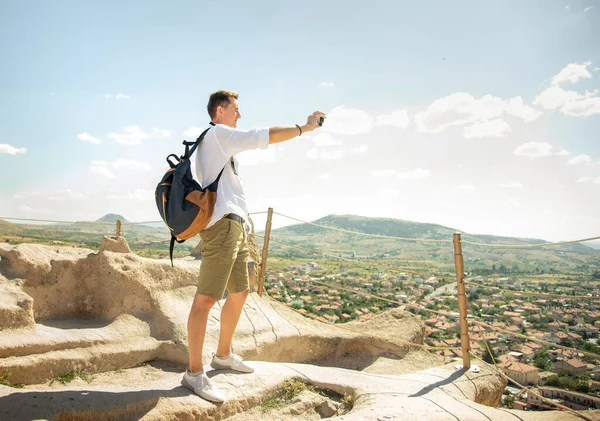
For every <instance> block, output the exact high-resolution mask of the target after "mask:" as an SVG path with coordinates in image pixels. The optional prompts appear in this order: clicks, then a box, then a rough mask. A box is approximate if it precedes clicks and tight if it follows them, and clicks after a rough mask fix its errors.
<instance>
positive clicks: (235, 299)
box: [205, 289, 250, 357]
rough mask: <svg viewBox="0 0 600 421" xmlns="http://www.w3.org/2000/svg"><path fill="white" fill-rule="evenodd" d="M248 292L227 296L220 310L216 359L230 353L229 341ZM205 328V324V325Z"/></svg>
mask: <svg viewBox="0 0 600 421" xmlns="http://www.w3.org/2000/svg"><path fill="white" fill-rule="evenodd" d="M249 292H250V290H248V289H247V290H245V291H242V292H236V293H233V294H229V295H227V299H226V300H225V305H224V306H223V309H222V310H221V332H220V334H219V347H218V348H217V353H216V355H217V357H227V356H228V355H229V354H230V353H231V340H232V339H233V333H234V332H235V328H236V326H237V324H238V321H239V320H240V314H242V308H243V307H244V303H245V302H246V297H248V293H249ZM205 326H206V324H205Z"/></svg>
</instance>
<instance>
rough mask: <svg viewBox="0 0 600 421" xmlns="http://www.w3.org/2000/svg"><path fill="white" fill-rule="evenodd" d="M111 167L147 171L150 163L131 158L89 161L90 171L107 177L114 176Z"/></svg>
mask: <svg viewBox="0 0 600 421" xmlns="http://www.w3.org/2000/svg"><path fill="white" fill-rule="evenodd" d="M113 169H116V170H123V169H124V170H131V171H149V170H150V164H148V163H146V162H139V161H135V160H133V159H117V160H116V161H113V162H106V161H92V162H91V163H90V171H91V172H92V173H94V174H98V175H101V176H103V177H108V178H116V176H115V174H114V173H113V171H112V170H113Z"/></svg>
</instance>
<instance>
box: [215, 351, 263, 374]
mask: <svg viewBox="0 0 600 421" xmlns="http://www.w3.org/2000/svg"><path fill="white" fill-rule="evenodd" d="M210 366H211V367H212V368H214V369H215V370H235V371H240V372H242V373H254V368H252V367H250V366H249V365H248V364H246V363H245V362H244V361H243V360H242V357H240V356H239V355H237V354H234V353H233V352H232V353H231V354H229V356H228V357H225V358H221V357H217V356H216V355H213V359H212V362H211V363H210Z"/></svg>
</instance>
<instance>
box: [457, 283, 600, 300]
mask: <svg viewBox="0 0 600 421" xmlns="http://www.w3.org/2000/svg"><path fill="white" fill-rule="evenodd" d="M465 285H476V286H478V287H481V288H489V289H496V290H500V291H507V292H509V293H511V294H520V295H527V296H530V295H531V296H534V297H556V298H569V299H586V300H600V296H598V295H596V296H592V297H590V296H587V295H564V294H562V295H561V294H548V293H544V292H525V291H523V292H521V291H513V290H512V289H507V288H501V287H495V286H487V285H483V284H479V283H477V282H472V281H465Z"/></svg>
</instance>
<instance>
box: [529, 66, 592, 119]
mask: <svg viewBox="0 0 600 421" xmlns="http://www.w3.org/2000/svg"><path fill="white" fill-rule="evenodd" d="M590 64H591V62H589V61H586V62H585V63H583V64H575V63H571V64H569V65H567V66H566V67H565V68H564V69H562V70H561V71H560V73H558V74H557V75H556V76H554V78H553V79H552V84H553V86H551V87H549V88H548V89H546V90H544V91H543V92H541V93H540V94H539V95H537V96H536V97H535V100H534V101H533V104H534V105H537V106H540V107H542V108H544V109H546V110H555V109H557V108H560V112H562V113H563V114H565V115H569V116H574V117H587V116H590V115H593V114H600V97H598V96H597V94H598V90H597V89H596V90H594V91H592V92H588V91H586V92H585V93H583V94H581V93H579V92H575V91H569V90H566V89H563V88H562V87H560V86H559V85H558V84H559V83H562V82H565V81H569V82H571V83H575V82H577V81H578V80H580V79H588V78H591V77H592V75H591V73H590V72H589V71H588V70H587V67H588V66H589V65H590Z"/></svg>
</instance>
